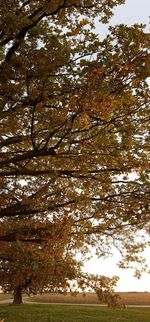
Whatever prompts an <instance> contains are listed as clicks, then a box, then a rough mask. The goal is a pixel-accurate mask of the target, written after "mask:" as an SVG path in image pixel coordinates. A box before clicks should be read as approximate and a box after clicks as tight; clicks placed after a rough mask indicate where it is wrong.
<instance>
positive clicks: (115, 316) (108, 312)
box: [0, 304, 150, 322]
mask: <svg viewBox="0 0 150 322" xmlns="http://www.w3.org/2000/svg"><path fill="white" fill-rule="evenodd" d="M0 319H4V321H5V322H127V321H128V322H149V321H150V310H144V309H110V308H102V307H94V306H93V307H92V306H74V305H66V306H65V305H57V304H56V305H47V304H43V305H40V304H24V305H20V306H19V305H17V306H12V305H9V306H0Z"/></svg>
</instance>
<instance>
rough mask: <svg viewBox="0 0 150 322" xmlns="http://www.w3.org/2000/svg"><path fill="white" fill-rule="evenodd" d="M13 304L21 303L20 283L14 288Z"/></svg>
mask: <svg viewBox="0 0 150 322" xmlns="http://www.w3.org/2000/svg"><path fill="white" fill-rule="evenodd" d="M13 304H22V288H21V286H20V285H19V286H17V287H16V288H15V289H14V299H13Z"/></svg>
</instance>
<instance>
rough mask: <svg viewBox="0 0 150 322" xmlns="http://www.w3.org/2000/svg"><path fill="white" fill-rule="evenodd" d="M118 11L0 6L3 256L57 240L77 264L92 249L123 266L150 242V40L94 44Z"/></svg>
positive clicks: (102, 5)
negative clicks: (113, 254)
mask: <svg viewBox="0 0 150 322" xmlns="http://www.w3.org/2000/svg"><path fill="white" fill-rule="evenodd" d="M123 2H124V1H119V0H118V1H106V0H103V1H92V0H89V1H81V0H80V1H77V0H68V1H66V0H62V1H56V0H55V1H53V0H52V1H45V0H43V1H42V0H40V1H33V0H30V1H19V2H18V1H14V0H13V1H11V0H9V1H7V8H6V5H5V3H4V2H3V1H1V6H0V7H1V15H2V23H1V34H0V37H1V53H0V59H1V74H0V81H1V103H0V104H1V107H0V108H1V124H2V125H3V127H2V129H1V142H0V145H1V154H0V157H1V161H0V167H1V172H0V178H1V187H2V194H1V210H0V218H1V228H0V230H1V235H0V240H1V241H2V242H7V245H9V243H12V242H14V243H16V242H18V241H19V242H26V243H27V242H28V243H33V242H34V243H35V244H39V245H40V243H43V242H46V241H47V240H48V239H49V240H53V239H54V240H56V238H55V237H56V236H57V237H58V238H59V236H60V235H61V234H63V236H64V239H63V240H61V238H60V240H61V241H62V242H64V244H65V245H66V248H67V247H69V248H70V249H73V250H74V252H75V250H81V251H82V252H85V251H86V246H87V247H88V246H89V245H92V246H96V247H97V252H98V254H99V255H103V254H106V253H107V251H108V249H109V247H110V246H111V245H112V244H114V245H115V246H116V247H118V248H119V249H120V250H121V249H123V250H124V251H123V255H124V256H125V257H126V258H128V259H130V260H134V259H135V257H134V253H135V252H136V251H137V250H138V248H139V247H143V244H142V243H140V242H139V243H138V245H136V246H135V239H136V233H137V231H139V230H143V229H145V230H147V231H148V232H149V172H148V167H149V120H150V119H149V91H148V85H147V81H146V78H147V77H148V75H149V69H148V61H149V54H148V47H149V35H148V34H146V33H145V32H144V30H143V27H142V26H138V25H135V26H132V27H126V26H124V25H121V26H117V27H115V28H111V29H110V34H109V35H108V36H107V37H106V39H104V40H103V41H101V40H100V39H99V37H98V36H97V35H96V34H95V32H94V30H93V29H92V28H93V27H94V18H95V17H98V16H100V19H101V20H102V21H103V22H104V23H105V22H107V20H108V19H109V17H110V15H111V11H112V8H113V7H114V6H115V5H117V4H121V3H123ZM92 30H93V31H92ZM133 174H134V178H133ZM58 231H59V232H60V235H59V236H58V235H57V233H58ZM66 235H67V243H66V241H65V238H66V237H65V236H66ZM8 247H9V246H8Z"/></svg>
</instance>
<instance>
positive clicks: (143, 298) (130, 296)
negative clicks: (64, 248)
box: [29, 292, 150, 305]
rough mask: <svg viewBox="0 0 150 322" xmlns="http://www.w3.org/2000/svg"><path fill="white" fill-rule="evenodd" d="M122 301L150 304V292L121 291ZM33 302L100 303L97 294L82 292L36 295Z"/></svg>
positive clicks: (123, 302) (125, 302)
mask: <svg viewBox="0 0 150 322" xmlns="http://www.w3.org/2000/svg"><path fill="white" fill-rule="evenodd" d="M118 294H119V295H120V297H121V303H122V304H126V305H150V293H149V292H120V293H118ZM29 300H30V301H33V302H46V303H76V304H100V302H99V301H98V299H97V296H96V294H94V293H87V294H86V295H85V296H83V294H82V293H80V294H78V295H76V296H71V295H70V294H67V295H62V294H49V293H45V294H42V295H36V296H34V297H31V298H30V299H29Z"/></svg>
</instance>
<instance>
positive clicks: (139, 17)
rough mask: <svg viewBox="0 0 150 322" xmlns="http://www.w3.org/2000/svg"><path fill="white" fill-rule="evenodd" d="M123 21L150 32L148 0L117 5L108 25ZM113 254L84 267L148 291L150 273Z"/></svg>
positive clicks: (124, 287)
mask: <svg viewBox="0 0 150 322" xmlns="http://www.w3.org/2000/svg"><path fill="white" fill-rule="evenodd" d="M120 23H124V24H127V25H133V24H134V23H139V24H140V23H142V24H146V31H147V32H150V0H126V3H125V4H124V5H121V6H118V7H117V8H116V9H115V10H114V16H113V17H112V18H111V20H110V22H109V25H113V26H114V25H116V24H120ZM107 30H108V26H106V25H104V26H102V25H101V24H99V23H97V26H96V31H97V32H98V33H99V34H100V36H101V37H102V38H103V37H104V36H105V35H106V34H107ZM113 253H114V255H113V256H112V257H111V258H108V259H107V260H104V259H97V258H96V257H95V256H94V255H93V258H92V259H91V260H90V261H88V262H87V263H85V266H84V269H85V271H88V272H89V273H93V274H100V275H106V276H113V275H117V276H119V278H120V280H119V282H118V284H117V288H116V291H122V292H132V291H136V292H142V291H143V292H145V291H148V292H150V274H143V276H142V278H141V279H140V280H138V279H137V278H135V277H134V271H133V270H131V269H124V270H123V269H119V268H118V267H117V262H118V261H119V259H120V257H119V254H118V252H117V250H116V251H114V252H113ZM143 255H144V256H145V258H146V260H147V264H148V266H149V268H150V248H147V249H146V250H145V252H144V254H143Z"/></svg>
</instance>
